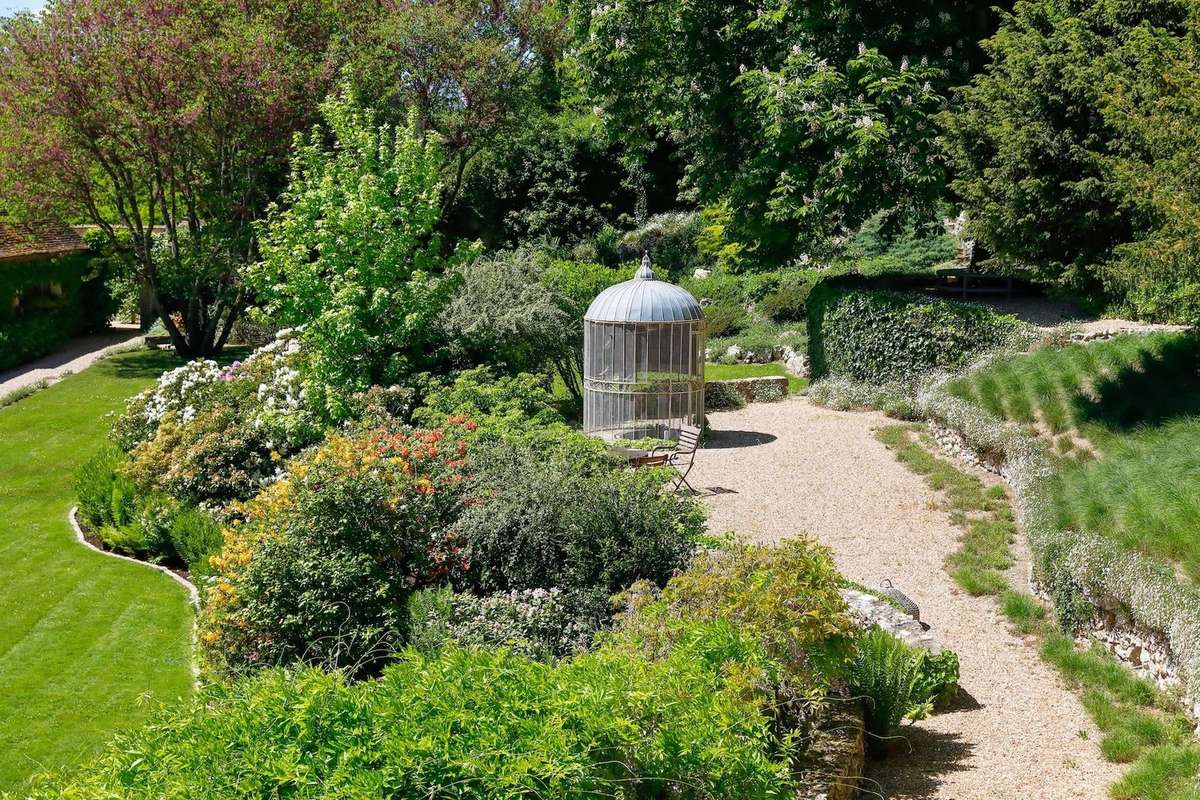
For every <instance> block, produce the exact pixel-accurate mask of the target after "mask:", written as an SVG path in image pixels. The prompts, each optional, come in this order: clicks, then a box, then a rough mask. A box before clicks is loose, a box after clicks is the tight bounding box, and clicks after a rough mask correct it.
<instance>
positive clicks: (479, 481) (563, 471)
mask: <svg viewBox="0 0 1200 800" xmlns="http://www.w3.org/2000/svg"><path fill="white" fill-rule="evenodd" d="M472 471H473V473H474V474H473V476H472V478H471V492H472V495H473V497H475V498H476V499H477V503H476V504H475V505H472V506H471V507H470V509H469V510H468V512H467V513H466V514H465V515H464V516H463V517H462V519H460V520H459V521H458V523H457V524H456V525H455V531H456V533H457V534H458V535H459V536H460V537H462V540H463V542H464V546H465V555H466V557H467V560H468V561H469V562H470V565H471V567H470V570H469V571H468V572H467V573H466V575H465V576H464V581H465V584H466V585H467V586H468V587H470V588H471V589H473V590H474V591H476V592H478V593H484V594H487V593H492V592H498V591H508V590H511V589H538V588H541V589H550V588H554V587H558V588H561V589H564V590H566V589H605V590H607V591H609V592H616V591H620V590H621V589H624V588H625V587H626V586H628V585H629V584H631V583H632V582H633V581H635V580H638V579H639V578H646V579H649V580H651V581H653V582H655V583H658V584H662V583H665V582H666V580H667V578H669V577H670V576H671V574H672V573H673V572H674V571H675V570H676V569H679V568H681V567H682V566H683V565H684V564H685V563H686V560H687V558H688V556H689V555H690V554H691V552H692V549H693V548H694V546H695V542H696V540H697V538H698V537H699V536H700V534H701V533H703V531H704V512H703V509H702V507H701V506H700V505H699V504H698V503H696V502H695V501H693V500H691V499H690V498H683V497H678V496H675V495H671V494H665V493H663V492H662V491H661V477H660V476H658V475H655V474H654V473H646V472H644V471H643V472H629V471H626V470H611V469H606V468H600V469H593V470H591V471H590V472H585V471H581V470H580V469H578V468H577V467H576V466H575V465H574V464H572V463H570V462H569V461H568V459H567V458H565V457H563V456H561V455H558V454H555V453H553V452H550V453H548V452H547V451H545V450H543V449H541V448H537V447H530V446H525V445H519V444H514V445H512V446H506V447H491V448H487V449H486V450H484V451H482V452H480V454H479V455H478V457H477V458H476V459H475V462H474V464H473V466H472Z"/></svg>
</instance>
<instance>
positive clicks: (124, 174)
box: [0, 0, 336, 357]
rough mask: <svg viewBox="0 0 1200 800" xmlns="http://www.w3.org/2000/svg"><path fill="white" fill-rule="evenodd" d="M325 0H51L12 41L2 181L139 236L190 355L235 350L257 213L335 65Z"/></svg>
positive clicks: (143, 257)
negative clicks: (229, 342)
mask: <svg viewBox="0 0 1200 800" xmlns="http://www.w3.org/2000/svg"><path fill="white" fill-rule="evenodd" d="M335 19H336V16H335V14H334V13H333V11H332V9H331V8H329V7H327V6H326V5H325V4H324V3H323V2H322V0H241V2H224V1H223V0H51V3H50V4H49V5H48V6H47V8H46V9H45V11H44V12H43V13H42V14H41V15H38V16H32V15H25V16H21V17H17V18H15V19H14V20H12V21H11V22H10V23H9V24H8V25H7V26H6V28H5V30H4V32H3V43H2V46H0V190H3V192H4V193H5V197H6V199H8V200H10V201H11V202H14V203H16V204H19V205H21V206H23V207H24V208H25V209H26V210H27V211H28V212H29V213H36V214H44V213H55V214H58V215H62V216H66V217H70V218H79V217H81V216H82V217H84V218H86V219H88V220H90V221H91V222H92V223H94V224H95V225H97V226H98V227H99V228H100V229H101V230H102V231H103V232H104V233H105V234H106V235H107V236H108V237H109V239H110V240H112V241H113V242H114V243H115V244H116V243H118V242H120V243H122V244H128V245H129V246H131V248H132V251H133V254H134V258H135V260H136V263H137V265H138V272H139V274H140V277H141V278H142V279H143V280H144V281H145V283H146V284H147V285H148V286H149V288H150V290H151V291H152V292H153V293H154V297H155V300H156V301H157V305H158V310H159V315H160V317H161V319H162V322H163V324H164V325H165V326H166V329H167V332H168V334H169V335H170V337H171V341H172V343H173V345H174V347H175V349H176V350H177V351H178V352H179V353H180V355H182V356H184V357H200V356H209V355H212V354H215V353H217V352H219V351H220V349H221V348H222V347H223V345H224V343H225V341H226V338H227V337H228V335H229V332H230V330H231V329H232V326H233V323H234V321H235V320H236V319H237V317H238V316H239V314H240V313H241V312H242V310H243V309H244V308H245V306H246V304H247V301H248V295H247V291H246V289H245V288H244V284H243V282H242V280H241V271H242V268H243V267H244V265H246V264H247V263H249V262H250V261H252V260H253V259H254V258H255V244H254V235H253V223H254V221H255V220H256V219H258V218H260V217H261V216H262V214H263V213H264V210H265V208H266V206H267V204H268V203H269V202H270V200H271V199H272V197H273V195H274V193H275V192H276V190H277V189H278V188H279V186H280V185H281V183H282V179H283V177H284V176H285V175H286V160H287V154H288V148H289V145H290V143H291V139H292V136H293V135H294V134H295V133H296V132H297V131H299V130H301V129H302V128H304V127H306V126H307V125H308V124H309V123H310V121H311V120H312V118H313V115H314V114H315V112H316V108H317V103H318V101H319V99H320V98H321V97H322V96H323V95H324V94H325V92H326V89H327V86H328V82H329V79H330V77H331V75H332V73H333V69H332V66H331V64H330V63H329V62H328V60H327V58H326V51H327V49H328V48H327V46H328V42H329V37H330V30H331V25H332V24H333V22H334V20H335Z"/></svg>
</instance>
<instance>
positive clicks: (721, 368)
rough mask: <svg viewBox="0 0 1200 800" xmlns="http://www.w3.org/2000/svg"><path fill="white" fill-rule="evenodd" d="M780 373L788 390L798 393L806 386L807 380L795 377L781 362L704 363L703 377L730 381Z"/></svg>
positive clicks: (711, 379) (709, 379)
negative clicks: (786, 380) (786, 381)
mask: <svg viewBox="0 0 1200 800" xmlns="http://www.w3.org/2000/svg"><path fill="white" fill-rule="evenodd" d="M775 375H782V376H783V377H785V378H787V379H788V391H789V392H791V393H792V394H799V393H800V392H802V391H804V390H805V389H807V388H808V381H807V380H805V379H804V378H797V377H796V376H795V375H792V374H791V373H790V372H788V371H787V370H786V369H784V368H783V364H705V365H704V379H705V380H708V381H731V380H735V379H737V378H769V377H771V376H775Z"/></svg>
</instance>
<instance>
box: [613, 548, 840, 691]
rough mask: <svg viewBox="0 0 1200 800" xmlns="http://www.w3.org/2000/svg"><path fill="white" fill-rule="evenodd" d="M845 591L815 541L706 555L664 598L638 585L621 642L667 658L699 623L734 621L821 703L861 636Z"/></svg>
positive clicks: (799, 688) (791, 679)
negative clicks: (627, 641) (854, 641)
mask: <svg viewBox="0 0 1200 800" xmlns="http://www.w3.org/2000/svg"><path fill="white" fill-rule="evenodd" d="M842 584H843V579H842V576H841V575H839V574H838V572H837V570H836V569H834V566H833V560H832V558H831V557H830V554H829V551H828V550H827V549H826V548H824V547H822V546H821V545H819V544H817V543H816V542H814V541H812V540H811V539H807V538H794V539H787V540H785V541H784V542H783V543H781V544H780V545H779V546H777V547H764V546H760V545H745V544H736V545H733V546H731V547H729V548H727V549H725V550H721V551H706V552H702V553H700V554H699V555H697V556H696V558H695V560H694V562H693V563H692V564H691V566H689V567H688V569H687V570H686V571H684V572H683V573H681V574H679V575H677V576H675V577H673V578H671V580H670V582H668V583H667V585H666V587H664V588H663V589H662V591H661V592H660V591H657V590H655V588H654V587H653V586H652V585H648V584H635V585H634V586H633V587H632V588H631V589H630V591H629V592H627V593H626V595H625V598H624V599H625V601H626V602H627V604H628V609H627V610H626V611H625V612H624V613H623V614H622V616H621V618H620V620H619V624H618V633H617V635H618V636H624V637H628V638H629V639H630V641H632V642H634V643H636V645H637V646H638V647H640V648H641V649H643V650H644V651H645V652H647V653H650V654H656V655H661V654H662V653H664V652H669V651H670V650H671V648H672V647H673V646H674V644H675V643H676V642H677V641H678V639H679V638H680V637H681V636H686V635H687V631H688V630H690V627H691V626H692V625H694V624H695V623H697V622H713V621H715V620H728V621H730V622H732V623H733V624H735V625H736V626H737V628H738V629H739V630H741V631H743V632H745V633H746V634H747V635H749V636H752V637H753V638H754V639H755V640H756V641H758V642H760V643H761V644H762V646H763V647H764V648H765V649H766V651H767V652H768V653H769V654H770V655H771V656H772V658H775V659H777V660H779V661H780V662H781V663H782V664H783V665H784V666H785V668H786V671H787V676H788V681H789V682H790V683H791V685H792V691H798V692H800V693H802V694H803V695H804V697H805V699H807V700H808V701H809V702H813V703H816V702H819V701H820V700H821V699H822V698H823V697H824V695H825V693H826V691H827V690H828V688H829V686H830V684H831V683H832V682H833V681H834V680H835V679H836V678H838V677H840V676H842V675H843V674H844V672H845V668H846V666H847V663H848V659H849V658H850V655H851V643H852V641H853V639H854V637H855V636H856V635H857V629H856V628H855V626H854V623H853V622H852V621H851V620H850V618H849V616H848V615H847V614H846V604H845V601H844V600H843V599H842V595H841V587H842Z"/></svg>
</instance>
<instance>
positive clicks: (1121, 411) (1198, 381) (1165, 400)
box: [1073, 333, 1200, 433]
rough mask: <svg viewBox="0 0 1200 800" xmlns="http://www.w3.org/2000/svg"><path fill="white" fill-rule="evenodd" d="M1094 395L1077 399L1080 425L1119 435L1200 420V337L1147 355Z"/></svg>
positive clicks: (1175, 342) (1097, 386) (1180, 340)
mask: <svg viewBox="0 0 1200 800" xmlns="http://www.w3.org/2000/svg"><path fill="white" fill-rule="evenodd" d="M1093 390H1094V391H1093V392H1092V393H1091V395H1090V396H1084V395H1079V396H1076V397H1075V399H1074V401H1073V404H1074V406H1075V415H1076V419H1078V420H1079V421H1080V422H1082V423H1091V424H1095V425H1100V426H1102V427H1104V428H1106V429H1108V430H1110V431H1112V432H1114V433H1121V432H1126V431H1130V430H1132V429H1134V428H1137V427H1139V426H1141V425H1161V424H1163V423H1164V422H1167V421H1169V420H1171V419H1174V418H1178V417H1190V416H1196V415H1200V335H1197V334H1195V333H1191V334H1187V335H1184V336H1179V337H1174V338H1171V339H1169V340H1168V341H1167V342H1166V344H1164V345H1163V346H1162V347H1161V348H1160V349H1159V350H1157V351H1156V352H1143V353H1142V354H1141V357H1140V358H1139V359H1138V362H1137V363H1136V364H1133V365H1130V366H1126V367H1122V368H1121V369H1120V370H1118V371H1117V373H1116V374H1115V375H1112V376H1110V377H1106V378H1102V379H1100V380H1099V381H1097V382H1096V384H1095V386H1094V387H1093Z"/></svg>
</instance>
